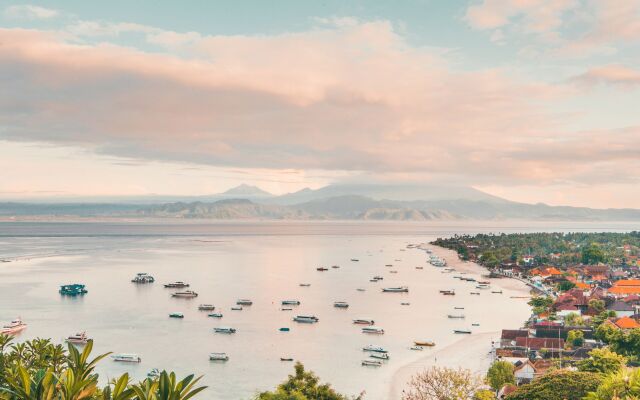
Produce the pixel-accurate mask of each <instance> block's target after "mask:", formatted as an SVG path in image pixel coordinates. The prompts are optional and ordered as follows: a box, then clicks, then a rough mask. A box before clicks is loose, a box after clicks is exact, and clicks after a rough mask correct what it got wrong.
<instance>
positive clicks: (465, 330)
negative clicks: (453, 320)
mask: <svg viewBox="0 0 640 400" xmlns="http://www.w3.org/2000/svg"><path fill="white" fill-rule="evenodd" d="M453 333H466V334H470V333H471V331H470V330H469V329H454V331H453Z"/></svg>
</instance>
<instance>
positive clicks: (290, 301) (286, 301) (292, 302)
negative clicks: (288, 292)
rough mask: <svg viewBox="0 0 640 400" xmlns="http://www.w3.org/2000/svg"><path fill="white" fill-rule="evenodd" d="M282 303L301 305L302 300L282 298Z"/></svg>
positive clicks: (285, 304) (284, 304)
mask: <svg viewBox="0 0 640 400" xmlns="http://www.w3.org/2000/svg"><path fill="white" fill-rule="evenodd" d="M282 305H283V306H299V305H300V301H299V300H282Z"/></svg>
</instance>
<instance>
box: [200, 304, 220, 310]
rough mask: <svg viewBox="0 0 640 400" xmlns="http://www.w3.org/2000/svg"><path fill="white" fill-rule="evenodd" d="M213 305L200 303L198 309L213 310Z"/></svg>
mask: <svg viewBox="0 0 640 400" xmlns="http://www.w3.org/2000/svg"><path fill="white" fill-rule="evenodd" d="M215 309H216V308H215V306H214V305H213V304H200V305H199V306H198V310H200V311H213V310H215Z"/></svg>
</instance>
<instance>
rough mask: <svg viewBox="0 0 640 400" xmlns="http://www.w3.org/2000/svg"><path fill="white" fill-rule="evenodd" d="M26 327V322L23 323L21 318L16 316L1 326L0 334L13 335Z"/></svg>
mask: <svg viewBox="0 0 640 400" xmlns="http://www.w3.org/2000/svg"><path fill="white" fill-rule="evenodd" d="M26 328H27V324H25V323H24V322H23V321H22V319H20V318H16V319H14V320H13V321H11V322H10V323H9V324H7V325H5V326H3V327H2V328H1V329H0V334H3V335H15V334H17V333H19V332H22V331H23V330H25V329H26Z"/></svg>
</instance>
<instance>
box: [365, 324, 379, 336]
mask: <svg viewBox="0 0 640 400" xmlns="http://www.w3.org/2000/svg"><path fill="white" fill-rule="evenodd" d="M362 333H371V334H375V335H384V329H382V328H378V327H375V326H367V327H365V328H362Z"/></svg>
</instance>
